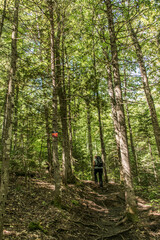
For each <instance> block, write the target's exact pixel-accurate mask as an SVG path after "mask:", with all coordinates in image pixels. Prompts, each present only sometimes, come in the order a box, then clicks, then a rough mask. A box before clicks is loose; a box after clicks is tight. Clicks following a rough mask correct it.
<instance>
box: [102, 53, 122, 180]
mask: <svg viewBox="0 0 160 240" xmlns="http://www.w3.org/2000/svg"><path fill="white" fill-rule="evenodd" d="M104 54H105V57H106V65H107V73H108V78H107V80H108V93H109V96H110V102H111V107H112V119H113V125H114V131H115V136H116V145H117V154H118V164H119V169H120V181H123V171H122V164H121V152H120V138H119V128H118V118H117V111H116V100H115V93H114V86H113V79H112V68H111V64H110V59H109V54H108V49H107V50H104Z"/></svg>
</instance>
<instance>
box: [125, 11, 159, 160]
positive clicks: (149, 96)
mask: <svg viewBox="0 0 160 240" xmlns="http://www.w3.org/2000/svg"><path fill="white" fill-rule="evenodd" d="M123 13H124V16H125V19H126V24H127V28H128V31H129V33H130V36H131V38H132V42H133V45H134V47H135V50H136V55H137V60H138V63H139V67H140V71H141V76H142V83H143V88H144V92H145V96H146V99H147V103H148V106H149V110H150V114H151V119H152V125H153V131H154V135H155V140H156V144H157V149H158V153H159V157H160V126H159V123H158V118H157V113H156V108H155V104H154V100H153V97H152V93H151V89H150V86H149V80H148V76H147V70H146V67H145V62H144V56H143V52H142V48H141V45H140V43H139V41H138V37H137V34H136V31H135V30H134V28H133V27H132V20H131V19H130V13H129V10H128V9H124V11H123Z"/></svg>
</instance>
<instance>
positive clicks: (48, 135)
mask: <svg viewBox="0 0 160 240" xmlns="http://www.w3.org/2000/svg"><path fill="white" fill-rule="evenodd" d="M36 19H38V18H37V15H36ZM37 33H38V36H37V37H38V39H39V41H40V46H39V51H40V52H39V54H40V62H41V63H43V54H42V42H41V32H40V28H39V24H38V21H37ZM41 78H42V88H43V90H44V97H45V98H47V94H46V91H45V79H44V76H43V74H42V76H41ZM44 113H45V125H46V135H47V154H48V161H47V165H48V170H49V172H50V173H53V162H52V149H51V137H50V136H51V129H50V123H49V107H48V106H47V105H46V104H45V105H44Z"/></svg>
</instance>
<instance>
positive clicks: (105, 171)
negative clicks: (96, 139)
mask: <svg viewBox="0 0 160 240" xmlns="http://www.w3.org/2000/svg"><path fill="white" fill-rule="evenodd" d="M97 110H98V120H99V134H100V141H101V152H102V160H103V163H104V167H103V169H104V179H105V182H106V183H108V176H107V169H106V161H107V157H106V149H105V144H104V137H103V129H102V120H101V110H100V103H99V96H98V93H97Z"/></svg>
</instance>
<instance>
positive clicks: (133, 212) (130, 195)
mask: <svg viewBox="0 0 160 240" xmlns="http://www.w3.org/2000/svg"><path fill="white" fill-rule="evenodd" d="M105 4H106V8H107V17H108V28H109V36H110V44H111V54H112V68H113V76H114V93H115V100H116V111H117V118H118V124H119V126H118V127H119V137H120V150H121V161H122V168H123V175H124V183H125V199H126V211H127V216H128V217H129V218H131V219H132V220H135V219H136V218H137V207H136V199H135V193H134V189H133V183H132V177H131V170H130V160H129V152H128V141H127V132H126V123H125V114H124V107H123V98H122V90H121V80H120V72H119V64H118V52H117V45H116V35H115V29H114V22H113V13H112V3H111V0H105Z"/></svg>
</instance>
